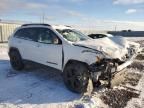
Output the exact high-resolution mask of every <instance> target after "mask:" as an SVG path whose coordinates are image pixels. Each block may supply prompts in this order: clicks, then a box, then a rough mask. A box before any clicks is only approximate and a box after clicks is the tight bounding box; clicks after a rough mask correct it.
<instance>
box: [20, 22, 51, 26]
mask: <svg viewBox="0 0 144 108" xmlns="http://www.w3.org/2000/svg"><path fill="white" fill-rule="evenodd" d="M33 25H40V26H51V25H49V24H42V23H34V24H23V25H22V26H33Z"/></svg>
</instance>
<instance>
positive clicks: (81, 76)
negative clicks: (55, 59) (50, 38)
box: [63, 62, 89, 93]
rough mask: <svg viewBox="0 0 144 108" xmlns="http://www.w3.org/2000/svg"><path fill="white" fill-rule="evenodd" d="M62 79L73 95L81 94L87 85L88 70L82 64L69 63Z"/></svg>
mask: <svg viewBox="0 0 144 108" xmlns="http://www.w3.org/2000/svg"><path fill="white" fill-rule="evenodd" d="M63 79H64V83H65V85H66V87H67V88H68V89H69V90H71V91H72V92H75V93H83V92H85V91H86V89H87V85H88V80H89V75H88V68H87V67H86V65H84V64H82V63H78V62H74V63H69V64H68V65H67V66H66V67H65V69H64V72H63Z"/></svg>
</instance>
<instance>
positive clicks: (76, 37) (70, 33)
mask: <svg viewBox="0 0 144 108" xmlns="http://www.w3.org/2000/svg"><path fill="white" fill-rule="evenodd" d="M56 30H57V31H58V32H59V33H60V34H61V35H62V36H63V37H64V38H65V39H67V40H68V41H71V42H77V41H85V40H88V39H91V38H90V37H88V36H86V35H84V34H82V33H81V32H79V31H76V30H71V29H64V30H60V29H56Z"/></svg>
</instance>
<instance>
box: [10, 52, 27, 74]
mask: <svg viewBox="0 0 144 108" xmlns="http://www.w3.org/2000/svg"><path fill="white" fill-rule="evenodd" d="M9 56H10V63H11V66H12V67H13V69H15V70H18V71H20V70H22V69H23V68H24V63H23V60H22V58H21V55H20V53H19V52H18V51H11V52H10V54H9Z"/></svg>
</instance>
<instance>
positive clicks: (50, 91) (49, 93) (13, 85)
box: [0, 45, 144, 108]
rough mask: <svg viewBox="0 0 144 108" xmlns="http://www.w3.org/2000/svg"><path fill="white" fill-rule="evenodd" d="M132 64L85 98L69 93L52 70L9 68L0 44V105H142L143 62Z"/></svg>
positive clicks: (32, 107) (142, 107)
mask: <svg viewBox="0 0 144 108" xmlns="http://www.w3.org/2000/svg"><path fill="white" fill-rule="evenodd" d="M137 62H138V63H137ZM135 64H138V65H135ZM135 64H133V65H131V66H130V67H129V68H128V69H126V72H125V71H124V72H121V73H120V74H118V75H116V76H115V78H114V79H113V82H114V85H113V88H112V89H107V88H106V87H105V86H104V85H102V86H100V87H99V88H95V89H94V92H93V93H92V94H91V96H90V97H87V95H86V96H82V95H80V94H75V93H72V92H70V91H69V90H68V89H67V88H66V87H65V85H64V83H63V80H62V77H61V73H60V72H59V71H57V70H55V69H52V68H49V67H44V66H38V65H33V66H27V68H26V69H24V70H23V71H21V72H18V71H15V70H13V69H12V68H11V66H10V63H9V57H8V55H7V46H6V45H5V46H4V47H2V46H1V45H0V108H83V107H85V108H109V107H111V108H116V107H121V108H124V107H125V106H126V108H136V107H138V108H144V75H143V74H144V67H143V66H144V61H143V60H139V59H138V60H136V63H135ZM130 75H131V76H136V77H131V76H130ZM140 75H141V76H140ZM139 79H140V80H139ZM133 80H134V81H133ZM122 100H124V101H122ZM122 102H123V103H122Z"/></svg>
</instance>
